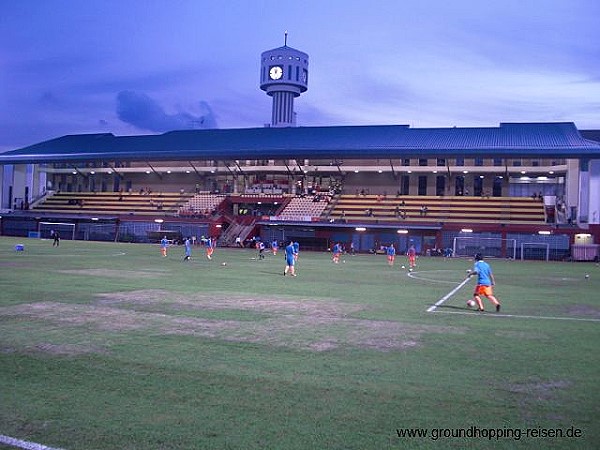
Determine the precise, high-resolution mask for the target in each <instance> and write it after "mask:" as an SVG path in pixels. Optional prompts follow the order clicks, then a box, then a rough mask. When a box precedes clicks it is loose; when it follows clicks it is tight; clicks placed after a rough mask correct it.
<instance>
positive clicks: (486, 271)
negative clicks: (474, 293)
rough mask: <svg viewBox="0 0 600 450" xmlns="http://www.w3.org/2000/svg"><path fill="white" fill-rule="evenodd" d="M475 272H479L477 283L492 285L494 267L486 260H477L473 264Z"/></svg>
mask: <svg viewBox="0 0 600 450" xmlns="http://www.w3.org/2000/svg"><path fill="white" fill-rule="evenodd" d="M473 272H477V284H481V285H483V286H491V285H492V284H493V283H492V268H491V267H490V265H489V264H488V263H486V262H485V261H476V262H475V264H474V265H473Z"/></svg>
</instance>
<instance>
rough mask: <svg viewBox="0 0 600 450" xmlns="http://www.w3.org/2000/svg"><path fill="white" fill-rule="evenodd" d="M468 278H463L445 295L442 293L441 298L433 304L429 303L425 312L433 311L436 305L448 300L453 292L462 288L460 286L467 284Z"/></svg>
mask: <svg viewBox="0 0 600 450" xmlns="http://www.w3.org/2000/svg"><path fill="white" fill-rule="evenodd" d="M469 280H470V278H465V279H464V280H463V281H462V282H461V283H460V284H459V285H458V286H456V287H455V288H454V289H452V290H451V291H450V292H448V293H447V294H446V295H444V296H443V297H442V298H440V299H439V300H438V301H437V302H435V304H433V305H431V306H430V307H429V308H427V312H434V311H435V310H436V309H437V307H438V306H440V305H441V304H442V303H444V302H445V301H446V300H448V299H449V298H450V297H452V296H453V295H454V294H456V292H457V291H458V290H459V289H462V287H463V286H464V285H465V284H467V283H468V282H469Z"/></svg>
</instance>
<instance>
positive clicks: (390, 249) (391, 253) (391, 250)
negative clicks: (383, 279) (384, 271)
mask: <svg viewBox="0 0 600 450" xmlns="http://www.w3.org/2000/svg"><path fill="white" fill-rule="evenodd" d="M385 252H386V254H387V261H388V265H389V266H390V267H392V266H393V265H394V260H395V259H396V248H395V247H394V244H390V245H388V246H387V248H386V249H385Z"/></svg>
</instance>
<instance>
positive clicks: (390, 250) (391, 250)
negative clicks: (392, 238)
mask: <svg viewBox="0 0 600 450" xmlns="http://www.w3.org/2000/svg"><path fill="white" fill-rule="evenodd" d="M386 252H387V254H388V256H395V255H396V249H395V248H394V246H393V245H390V246H389V247H388V248H387V249H386Z"/></svg>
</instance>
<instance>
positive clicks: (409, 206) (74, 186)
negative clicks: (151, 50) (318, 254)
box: [0, 46, 600, 259]
mask: <svg viewBox="0 0 600 450" xmlns="http://www.w3.org/2000/svg"><path fill="white" fill-rule="evenodd" d="M278 52H283V53H286V52H288V53H290V52H291V53H290V54H293V55H298V57H297V58H294V61H296V60H297V61H298V64H299V65H300V66H299V67H300V68H301V70H300V69H299V70H296V71H295V72H296V74H303V75H300V76H298V79H297V81H296V82H295V84H294V83H290V82H289V80H288V81H286V83H284V84H279V80H278V79H272V80H271V79H270V78H271V77H272V76H274V77H275V78H276V77H280V76H281V75H280V72H279V71H278V70H273V68H274V67H275V66H269V60H270V59H269V58H270V56H269V55H272V54H277V53H278ZM306 58H307V55H306V54H304V53H302V52H297V51H296V50H294V49H291V48H290V47H286V46H284V47H281V48H279V49H273V50H270V51H269V52H265V53H264V54H263V58H262V69H261V89H263V90H265V91H266V92H267V94H268V95H270V96H272V97H273V120H272V124H271V126H266V127H262V128H246V129H215V130H182V131H171V132H168V133H164V134H160V135H139V136H115V135H113V134H110V133H103V134H83V135H69V136H63V137H59V138H56V139H52V140H49V141H45V142H40V143H37V144H33V145H31V146H28V147H24V148H20V149H16V150H13V151H8V152H5V153H3V154H0V194H1V197H0V198H1V204H0V207H1V208H2V215H1V219H0V233H2V234H3V235H13V236H30V237H37V236H39V237H44V230H45V229H46V228H48V227H51V226H52V225H51V224H67V225H68V226H69V230H71V228H72V229H73V233H72V236H73V237H74V238H75V239H91V240H117V241H119V240H120V241H130V242H152V241H153V240H155V239H156V237H157V236H158V235H159V234H163V233H166V232H168V233H174V235H180V236H195V237H197V238H201V237H202V236H212V237H218V238H219V240H220V244H221V245H233V244H234V242H235V241H236V240H241V241H242V242H243V241H247V240H248V239H250V238H255V237H260V238H261V239H263V240H265V241H268V242H270V241H272V240H275V239H276V240H280V241H283V240H289V239H294V240H297V241H299V242H300V244H301V246H302V247H303V248H304V249H315V250H325V249H328V248H330V246H331V243H332V242H334V241H336V242H341V243H343V244H345V245H347V246H349V244H350V243H352V244H353V246H354V249H355V250H356V251H361V252H377V251H378V250H379V249H380V247H381V246H382V245H387V244H389V243H391V242H394V243H395V244H396V246H397V248H398V249H399V250H400V251H403V250H405V249H406V248H407V247H408V246H409V245H410V244H414V245H415V247H416V248H417V251H418V252H420V253H421V254H431V255H437V254H441V253H443V252H447V249H449V248H451V249H452V253H460V251H459V250H460V248H457V242H459V244H460V245H463V244H464V245H465V246H466V248H472V247H473V246H474V248H476V249H477V250H479V251H484V253H486V252H487V253H489V254H490V255H492V256H506V257H522V258H523V257H526V256H527V255H525V250H524V249H526V248H531V249H533V248H535V247H536V245H538V244H539V246H540V248H542V249H543V248H549V249H550V251H549V252H546V256H547V257H550V258H553V259H565V258H574V259H597V258H598V245H597V243H598V242H600V225H599V224H600V217H599V215H600V131H594V130H589V131H584V130H578V129H577V127H576V126H575V124H574V123H571V122H561V123H500V125H499V126H498V127H481V128H457V127H448V128H411V127H409V126H405V125H377V126H329V127H297V126H295V115H294V113H293V110H292V109H290V108H293V102H291V101H287V102H282V101H281V97H282V96H283V97H285V96H286V95H288V96H289V97H290V99H293V98H295V97H297V96H299V95H300V93H302V92H304V91H305V90H306V83H307V70H308V69H307V60H306ZM290 60H291V58H290ZM283 69H286V68H283ZM282 105H285V106H282ZM280 108H286V110H285V111H283V112H282V111H280V110H279V109H280ZM47 224H50V225H47ZM42 225H43V226H42ZM67 225H64V226H67ZM56 228H58V225H56ZM69 235H71V234H70V232H69ZM507 243H508V244H507ZM511 248H512V249H513V250H512V251H511ZM531 251H533V250H531Z"/></svg>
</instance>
